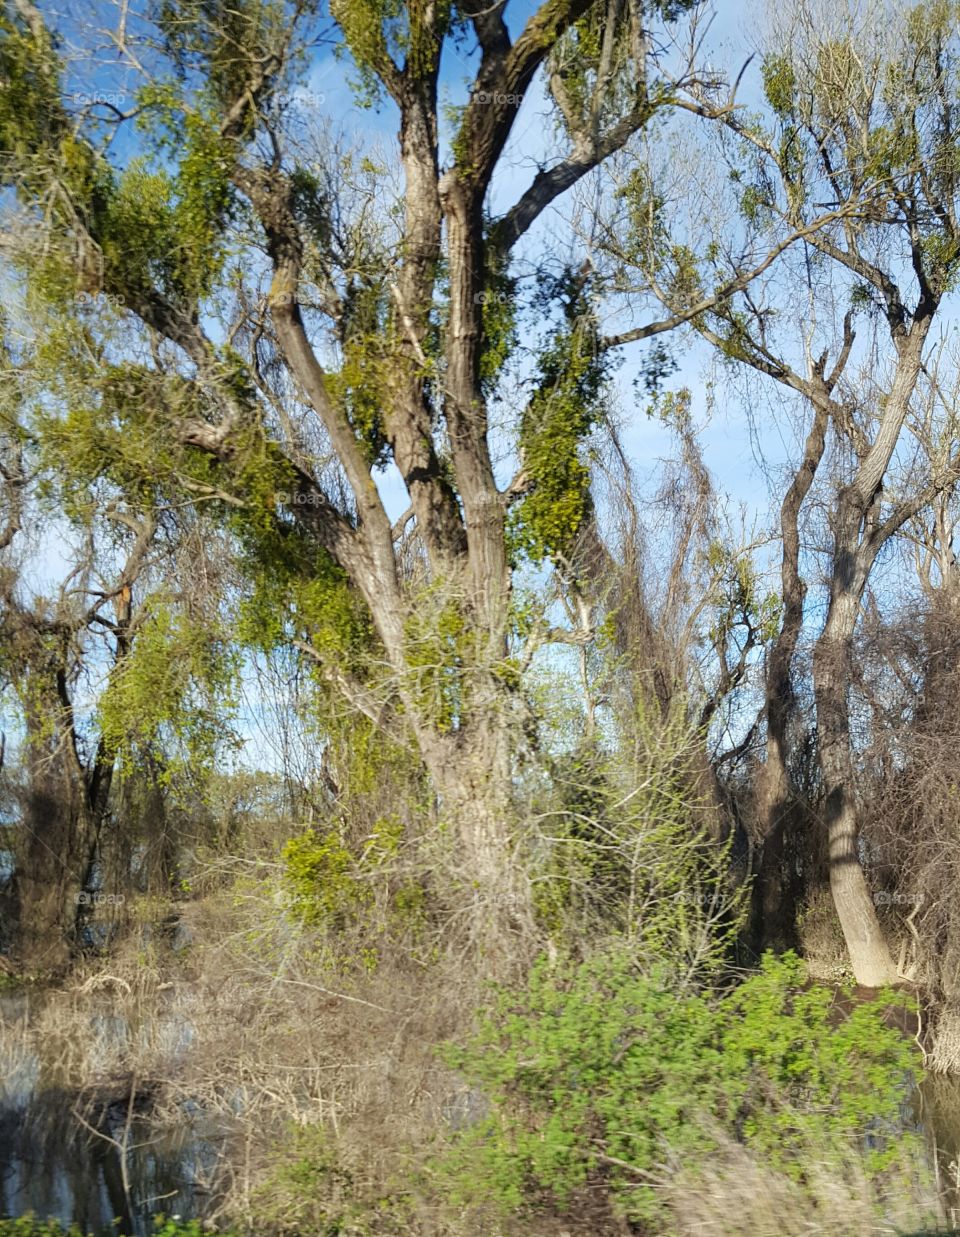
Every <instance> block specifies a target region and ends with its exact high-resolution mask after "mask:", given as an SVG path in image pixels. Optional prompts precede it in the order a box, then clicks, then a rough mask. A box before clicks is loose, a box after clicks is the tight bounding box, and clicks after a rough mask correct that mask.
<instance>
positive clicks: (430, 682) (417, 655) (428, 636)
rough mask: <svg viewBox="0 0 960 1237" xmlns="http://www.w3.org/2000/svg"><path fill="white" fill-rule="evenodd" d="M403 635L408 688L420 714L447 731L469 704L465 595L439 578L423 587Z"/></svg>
mask: <svg viewBox="0 0 960 1237" xmlns="http://www.w3.org/2000/svg"><path fill="white" fill-rule="evenodd" d="M404 637H405V639H404V655H405V658H406V663H407V668H408V691H410V693H411V694H412V695H413V696H414V698H415V699H416V700H417V703H418V707H419V709H420V711H421V714H422V715H423V716H425V717H428V718H429V719H430V720H431V721H432V722H433V724H434V726H436V728H437V729H438V730H439V731H440V732H441V733H442V734H448V733H449V732H450V731H451V730H453V729H455V728H456V726H457V725H458V724H459V722H460V721H461V719H462V716H463V711H464V708H465V707H466V705H467V701H466V699H465V695H464V693H465V682H464V676H463V673H462V671H463V669H464V665H465V660H466V659H465V656H464V644H465V641H466V639H467V637H466V623H465V620H464V616H463V608H462V604H461V602H460V599H459V598H458V597H456V596H454V595H451V594H450V593H449V591H448V590H447V589H445V588H444V586H443V584H442V582H439V581H438V582H437V583H435V584H431V585H429V586H428V587H426V588H424V589H422V590H421V592H420V594H419V596H418V597H417V599H416V604H415V605H413V606H412V607H411V612H410V616H409V618H408V619H407V621H406V624H405V630H404Z"/></svg>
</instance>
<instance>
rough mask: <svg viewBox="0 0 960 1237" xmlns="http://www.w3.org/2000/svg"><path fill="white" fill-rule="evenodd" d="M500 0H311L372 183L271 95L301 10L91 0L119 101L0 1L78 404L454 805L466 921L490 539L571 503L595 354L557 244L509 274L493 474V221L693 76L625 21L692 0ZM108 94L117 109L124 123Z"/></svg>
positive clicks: (34, 274) (25, 12)
mask: <svg viewBox="0 0 960 1237" xmlns="http://www.w3.org/2000/svg"><path fill="white" fill-rule="evenodd" d="M505 8H506V6H505V4H504V3H496V4H494V5H489V4H486V3H483V4H473V3H465V4H461V5H458V6H457V7H456V8H454V7H453V6H448V5H434V4H422V3H411V4H409V5H407V6H392V5H387V6H384V5H381V4H379V3H377V2H376V0H370V2H366V0H364V2H363V3H352V2H351V3H342V4H341V3H334V4H332V6H331V15H332V18H333V19H334V21H335V27H334V37H335V38H336V40H337V41H338V42H339V44H340V46H341V48H342V49H343V50H345V51H346V52H347V53H348V56H349V58H350V62H351V63H352V67H353V70H354V71H355V72H356V74H357V75H358V77H359V87H358V88H359V89H360V91H361V92H365V93H366V94H367V95H368V97H369V98H371V99H373V100H378V101H380V102H382V103H383V105H384V106H385V107H387V108H389V109H390V111H391V113H392V114H393V115H395V116H396V117H397V120H398V124H399V133H398V144H397V150H396V157H397V162H398V165H399V167H400V169H401V170H402V174H403V182H404V183H403V191H402V196H401V198H400V200H399V201H393V202H386V203H384V202H383V198H384V190H383V185H382V182H381V180H380V179H379V177H381V176H382V171H383V169H380V170H379V172H378V169H377V168H376V167H375V166H374V165H373V164H372V163H371V160H370V159H369V158H365V159H360V158H357V157H356V156H355V155H351V154H350V153H349V152H345V153H344V152H341V154H340V156H339V157H338V155H337V152H331V150H330V147H329V144H328V145H327V146H326V148H325V147H324V141H323V129H322V126H320V125H317V124H313V125H310V124H307V125H304V123H303V117H302V116H299V117H298V116H297V115H296V114H295V109H293V108H292V106H291V104H290V100H291V98H292V97H294V96H293V95H292V94H291V91H290V87H291V84H292V82H293V80H294V77H295V74H296V73H297V71H298V69H299V67H300V66H301V64H302V62H303V60H304V58H305V57H307V56H308V53H309V51H310V49H311V47H312V46H313V44H312V42H311V40H312V39H313V37H314V34H315V33H316V32H317V31H318V30H319V29H320V27H318V26H317V24H316V21H315V19H316V18H317V17H318V16H320V17H322V14H319V15H318V12H317V9H316V6H315V5H314V4H313V3H311V2H310V0H274V2H272V3H264V2H263V0H240V2H239V3H231V4H221V3H219V2H216V0H209V2H208V0H182V2H179V3H164V4H160V5H153V6H147V8H146V9H144V10H143V11H138V13H137V14H136V18H137V21H136V22H134V21H133V20H132V17H133V15H132V14H130V12H129V8H128V6H124V9H123V13H124V14H125V15H127V16H128V17H129V18H130V20H128V21H126V23H125V24H123V25H121V24H118V26H117V28H116V29H115V30H112V31H109V32H108V35H109V37H110V39H111V40H112V41H113V44H114V46H115V49H116V52H117V55H118V57H119V58H120V59H121V61H123V62H124V64H125V68H126V70H127V71H128V73H129V74H133V75H136V74H137V73H139V74H141V77H140V85H139V89H138V91H137V93H136V97H135V99H134V98H133V97H132V96H131V103H132V104H133V105H132V106H124V105H121V106H117V103H116V101H115V100H116V98H118V97H119V92H115V93H113V94H111V93H110V92H109V90H108V86H109V83H108V82H106V81H105V82H104V87H103V89H104V91H105V92H106V93H105V94H104V97H103V101H102V102H98V101H96V100H94V101H92V102H91V101H90V100H91V92H90V90H87V91H86V92H85V96H86V97H85V99H84V102H83V106H81V107H77V106H76V104H75V102H74V101H73V100H74V96H72V95H71V93H70V86H71V82H72V77H71V74H72V70H71V67H70V65H69V64H68V63H66V62H64V61H63V60H62V59H61V57H60V56H59V54H58V50H57V47H58V36H57V33H56V31H55V30H54V29H52V28H51V27H49V26H48V24H47V22H46V20H45V13H44V11H43V9H42V6H41V7H38V6H35V5H34V4H33V3H32V2H31V0H17V2H16V4H15V5H14V6H13V8H12V9H10V8H8V9H7V12H6V16H5V17H4V22H3V45H2V53H0V54H2V56H3V65H4V77H5V81H6V83H7V85H6V87H5V89H4V91H3V95H2V102H0V134H2V146H3V151H4V163H3V168H4V177H5V179H6V182H7V183H8V184H10V185H12V186H14V187H15V188H16V189H17V191H18V193H19V195H20V201H21V203H22V209H23V220H24V235H25V236H27V238H28V240H36V241H37V242H39V239H40V235H39V234H40V233H42V244H40V243H36V244H33V245H32V246H31V245H29V244H28V245H26V246H24V247H22V248H21V258H22V262H23V267H24V269H25V270H26V271H27V272H28V278H29V279H30V280H32V281H33V284H34V286H35V287H38V288H39V287H41V286H42V288H43V292H44V295H45V296H46V297H47V298H48V299H53V300H55V301H58V302H59V304H60V305H61V306H63V305H64V304H65V303H66V302H68V301H69V300H70V298H71V297H73V298H75V297H76V293H77V289H78V288H79V289H80V291H81V293H83V294H85V295H86V296H87V297H88V301H89V302H92V303H93V305H94V308H95V309H96V315H93V316H92V315H91V313H90V308H91V305H90V304H89V303H88V304H87V305H86V306H82V307H81V308H80V309H79V310H77V311H76V312H77V313H79V314H80V315H81V316H83V315H86V319H87V322H88V326H89V328H90V329H91V330H93V331H96V330H97V326H98V322H99V317H100V316H101V315H105V314H111V315H113V316H114V317H119V318H122V319H123V321H124V323H125V324H126V326H125V329H126V330H127V331H128V332H129V334H128V338H127V347H126V355H125V356H124V359H123V360H122V361H119V360H116V357H117V356H119V355H123V348H122V347H120V348H119V349H118V352H117V353H116V354H115V356H114V358H112V359H111V362H110V368H111V371H112V379H111V382H112V387H111V390H112V393H113V398H112V400H111V401H110V402H109V407H108V406H107V401H105V400H101V403H100V405H99V411H100V414H101V415H102V416H105V417H108V418H112V421H113V424H114V425H115V426H118V425H119V426H122V427H123V428H124V431H125V433H126V434H127V435H128V439H129V441H133V440H134V439H136V440H137V441H138V442H139V443H140V444H141V447H142V453H143V458H144V459H145V460H152V462H153V465H154V466H155V467H161V468H163V469H165V470H166V471H167V473H168V474H169V475H171V476H174V477H175V478H176V480H177V483H178V484H180V486H181V487H182V489H183V490H184V491H185V492H186V494H187V495H188V496H189V497H190V498H192V499H194V500H195V501H207V502H210V503H214V504H220V505H221V507H222V509H223V510H224V511H225V513H227V514H228V515H229V516H230V519H231V520H232V527H233V528H234V530H235V531H236V533H237V535H238V537H239V539H240V542H241V543H242V545H243V547H244V553H245V555H246V561H247V564H248V567H249V578H250V579H251V580H252V581H253V582H254V583H255V584H256V590H257V597H256V598H255V599H254V600H253V601H252V602H251V613H252V614H254V615H256V614H258V615H259V619H260V628H261V632H262V634H263V636H264V638H265V639H277V638H282V639H285V640H288V641H291V642H293V643H294V644H295V646H296V647H297V648H298V649H299V650H300V651H301V652H302V654H303V655H304V656H305V657H306V658H309V659H311V660H313V661H314V662H315V663H316V666H317V670H318V673H320V674H321V675H322V676H324V677H325V678H327V679H328V680H329V681H330V682H331V683H332V684H334V685H335V686H336V688H337V689H338V690H339V691H341V692H342V693H344V694H345V695H346V697H347V698H348V699H349V700H350V702H351V703H352V705H353V706H354V707H355V708H356V709H358V710H360V711H361V712H362V713H364V714H365V715H366V716H367V717H368V718H371V719H373V720H374V721H375V723H376V724H377V725H378V726H379V727H381V728H382V731H383V732H384V733H385V734H389V735H393V736H397V735H402V736H405V737H406V738H407V739H408V740H410V741H412V742H413V744H414V746H415V748H416V750H417V751H418V753H419V756H420V757H421V758H422V760H423V762H424V764H425V766H426V767H427V769H428V771H429V773H430V775H431V778H432V780H433V784H434V787H435V789H436V791H437V793H438V795H439V797H440V800H441V803H442V807H443V811H444V813H445V814H446V815H448V816H450V817H452V818H454V819H455V820H456V822H457V825H458V827H459V830H460V838H461V842H462V847H461V854H462V862H463V876H464V887H465V889H467V890H472V891H473V896H474V898H475V900H476V904H477V910H478V920H479V921H481V922H489V921H503V920H504V919H505V917H506V918H509V917H510V916H513V915H515V914H516V908H517V907H522V906H524V905H525V904H526V892H525V890H524V889H522V888H519V887H518V881H519V880H520V878H519V876H518V873H517V871H516V869H515V865H513V864H512V863H511V858H510V856H511V841H510V819H511V804H510V795H511V785H512V771H511V739H510V736H511V730H512V727H513V724H514V720H515V718H516V716H517V699H516V677H517V676H516V664H515V662H514V661H513V659H512V657H511V653H512V651H513V650H512V647H511V640H512V639H514V638H516V637H517V635H518V632H519V630H520V627H519V625H518V619H517V615H516V613H515V611H514V608H513V605H512V571H513V568H514V566H515V565H516V563H517V562H518V561H519V560H521V559H522V558H524V557H527V558H529V559H533V560H551V559H557V558H558V557H559V556H561V555H562V554H563V552H564V550H565V549H567V548H568V546H569V544H570V543H571V542H572V540H573V539H574V538H575V537H576V534H577V531H578V528H579V526H580V523H581V521H582V518H583V515H584V512H585V510H586V508H587V505H588V482H589V469H588V467H587V465H586V463H585V461H584V459H583V455H582V442H583V439H584V437H585V436H586V434H587V433H588V432H589V429H590V426H591V424H592V422H593V420H594V419H595V417H596V416H597V415H598V412H599V406H600V401H601V399H602V394H603V385H604V379H605V376H606V367H605V363H604V360H603V356H602V350H601V349H599V348H598V346H597V335H598V331H597V323H596V317H595V311H594V307H593V306H592V304H591V302H590V299H589V296H588V294H587V284H588V274H587V273H586V272H585V271H581V272H580V274H579V275H578V274H576V273H573V272H571V271H568V272H560V273H559V274H557V275H555V276H554V277H553V278H551V279H549V280H548V279H546V278H541V280H540V286H539V288H538V296H539V302H538V303H535V304H536V305H537V308H538V310H539V314H540V317H541V320H545V321H547V322H548V323H550V327H549V330H548V332H547V337H546V339H545V340H544V348H543V351H542V353H541V355H540V356H539V358H536V357H530V356H529V355H527V356H525V357H519V358H518V359H515V361H514V365H515V368H514V377H516V376H517V374H518V373H520V374H522V376H523V378H524V380H525V385H526V389H527V395H526V397H525V400H524V403H523V405H522V410H521V411H520V413H519V414H514V415H513V416H512V418H511V421H510V424H509V426H508V439H509V440H510V441H509V442H508V446H509V447H511V448H512V450H513V452H514V453H515V454H516V455H518V456H519V465H520V466H519V467H518V469H517V471H516V474H515V476H514V478H513V480H512V481H510V479H509V477H508V476H501V475H499V474H498V470H497V468H496V466H495V450H494V447H495V443H494V439H493V434H492V429H491V419H490V408H491V406H493V405H494V404H495V401H496V397H497V382H498V377H499V376H500V375H501V373H502V371H503V370H504V368H505V365H506V363H507V361H508V359H509V358H510V357H511V354H516V352H517V345H518V332H517V325H518V320H519V314H520V312H521V311H520V308H519V302H520V292H519V290H518V285H517V283H516V281H515V280H514V279H513V278H512V277H511V275H510V261H511V254H512V252H513V250H514V247H515V246H517V245H518V243H519V242H520V240H521V238H522V237H524V235H525V234H526V233H527V232H528V231H529V230H530V228H531V227H532V226H533V225H534V224H535V223H536V221H537V220H538V219H539V218H540V217H541V216H542V215H543V213H544V212H545V211H547V210H548V208H551V207H552V206H553V205H554V204H555V203H557V201H558V199H559V198H560V197H561V195H562V194H564V193H565V192H566V191H567V190H569V189H571V188H572V187H573V186H574V185H576V184H577V183H578V182H580V181H581V180H582V179H583V178H584V177H586V176H588V175H589V174H590V173H591V171H592V170H593V169H594V168H596V167H597V166H598V165H599V164H600V163H601V162H602V161H603V160H604V159H606V158H608V157H609V156H610V155H611V154H612V153H614V152H616V151H617V150H619V149H621V148H622V147H623V146H624V145H625V143H627V142H628V141H629V140H630V139H631V137H632V136H633V135H635V134H636V133H638V132H639V131H640V130H642V129H643V128H644V126H646V125H647V124H648V123H649V121H650V120H651V118H652V117H653V116H654V115H655V114H657V113H658V112H660V111H662V110H663V109H665V108H668V107H669V106H670V105H671V103H672V100H673V99H674V98H676V97H677V91H678V87H679V85H681V84H682V83H683V82H686V83H687V84H690V83H691V82H692V80H693V76H694V71H693V65H692V60H691V62H690V63H689V64H688V65H687V66H686V68H681V69H680V71H679V73H678V72H676V71H674V73H673V75H672V78H671V77H670V76H668V74H667V73H666V70H665V69H664V68H663V64H664V63H665V62H666V60H667V59H668V48H667V46H666V44H665V43H664V44H663V45H661V41H660V39H659V37H658V36H657V34H656V33H655V31H656V30H657V29H658V28H662V24H663V22H667V23H675V22H677V21H679V20H680V19H681V18H682V17H683V16H684V14H690V20H691V21H692V23H693V25H694V27H695V25H696V10H695V6H694V4H693V2H692V0H666V2H662V0H653V2H651V3H646V4H641V3H637V2H635V0H634V2H630V3H623V0H605V2H604V3H590V2H589V0H546V2H545V3H544V4H543V5H542V7H541V8H540V9H538V10H537V11H536V12H534V13H533V14H532V15H531V16H529V18H528V19H527V20H526V22H525V23H524V25H523V27H522V29H520V30H519V31H516V32H514V31H513V30H512V28H511V25H509V24H508V21H507V19H506V16H505ZM138 24H139V26H140V29H141V31H142V34H143V38H142V42H140V43H138V42H137V41H136V36H135V29H136V27H137V25H138ZM72 34H73V37H79V36H78V35H77V32H72ZM464 44H469V45H470V47H471V49H472V50H471V51H470V53H469V54H471V55H472V56H473V57H474V59H475V61H476V64H477V67H476V72H475V76H474V80H473V82H472V83H471V85H470V90H469V95H468V97H467V100H466V102H465V103H464V104H463V106H462V107H460V108H459V109H457V110H456V115H455V118H454V121H453V124H452V128H451V130H450V132H449V133H448V134H447V137H448V139H449V149H450V154H449V156H448V158H447V159H446V162H445V165H444V166H441V158H442V156H441V128H442V122H443V113H442V110H441V108H440V105H439V84H440V80H441V75H442V74H443V73H444V72H447V73H449V72H450V69H449V64H450V62H452V61H453V54H454V52H455V50H456V48H457V47H458V46H462V45H464ZM695 45H696V40H695V38H691V48H694V49H695ZM692 54H693V53H692V52H691V56H692ZM672 59H673V63H674V66H676V56H675V55H673V56H672ZM454 63H455V62H454ZM145 66H146V67H145ZM101 71H102V72H104V73H106V72H107V70H106V69H105V68H103V66H102V65H101ZM540 81H542V82H544V83H545V86H546V92H547V95H548V98H549V101H550V104H551V107H552V109H553V113H554V118H555V122H556V126H557V134H558V142H559V145H560V147H561V151H560V153H559V154H558V155H553V154H552V153H551V152H550V151H549V150H548V149H546V148H545V149H544V152H543V155H542V158H541V162H542V170H541V171H540V172H538V173H537V175H536V176H535V177H534V178H533V179H532V181H531V183H530V184H529V186H528V187H527V188H526V189H525V190H523V191H522V192H521V193H520V194H519V196H518V197H517V198H516V201H515V202H514V204H513V205H512V206H511V207H509V208H508V209H507V210H505V211H504V212H503V213H502V214H500V215H498V216H497V217H495V218H489V217H488V216H487V214H486V210H487V202H488V194H489V191H490V188H491V185H492V184H493V182H494V178H495V176H496V174H497V171H498V168H499V167H500V165H501V164H502V161H503V157H504V152H505V150H506V148H507V144H508V141H509V140H510V137H511V133H512V130H513V127H514V121H515V119H516V116H517V113H518V111H519V108H520V105H521V102H522V100H523V98H524V95H525V94H528V93H530V92H533V91H536V90H537V89H539V87H538V86H537V84H536V83H537V82H540ZM709 85H710V83H703V84H702V86H703V89H704V90H706V89H707V87H708V86H709ZM98 86H99V82H98ZM346 106H347V104H346V103H344V107H345V108H346ZM134 121H136V122H137V123H138V124H139V125H140V126H141V129H142V130H143V131H144V134H145V136H143V137H142V138H141V139H140V140H139V141H133V142H132V145H131V143H130V142H128V143H127V145H126V146H125V145H124V142H123V141H121V140H120V136H121V134H122V135H126V133H127V130H129V129H130V128H131V127H132V125H133V123H134ZM120 150H133V151H135V154H131V155H130V157H128V158H126V160H124V159H123V158H121V156H120V155H119V154H118V153H117V152H118V151H120ZM380 206H384V207H385V209H384V210H381V211H378V207H380ZM579 260H580V259H579V258H577V259H576V260H575V261H574V262H573V264H572V265H573V266H574V267H575V266H576V264H577V262H579ZM264 282H265V283H266V284H267V285H268V287H269V290H268V291H266V292H265V293H264V292H262V291H261V290H260V289H261V287H262V284H263V283H264ZM145 405H146V406H149V407H150V408H151V409H153V410H154V411H153V413H152V414H151V415H152V420H151V421H150V423H149V424H148V423H147V419H146V418H145V417H144V415H143V407H144V406H145ZM157 409H162V413H157V411H156V410H157ZM388 463H389V464H392V465H395V466H396V469H397V471H398V472H399V475H400V477H401V478H402V482H403V485H404V488H405V493H406V498H407V499H408V501H409V510H408V512H407V513H406V515H405V516H404V517H403V518H402V519H401V520H400V521H399V522H397V523H394V524H392V523H391V519H390V517H389V515H388V511H387V508H386V507H385V505H384V501H383V497H382V493H381V488H380V487H379V486H378V481H379V479H380V478H381V476H382V473H383V469H384V466H385V465H386V464H388ZM254 625H255V622H254ZM551 638H554V639H564V638H566V637H565V636H564V633H563V631H562V629H560V628H554V629H551ZM573 638H575V639H579V638H581V637H580V634H579V633H575V635H574V637H573ZM503 907H509V908H511V909H510V910H509V912H507V913H506V915H505V912H504V911H503ZM521 918H522V915H521Z"/></svg>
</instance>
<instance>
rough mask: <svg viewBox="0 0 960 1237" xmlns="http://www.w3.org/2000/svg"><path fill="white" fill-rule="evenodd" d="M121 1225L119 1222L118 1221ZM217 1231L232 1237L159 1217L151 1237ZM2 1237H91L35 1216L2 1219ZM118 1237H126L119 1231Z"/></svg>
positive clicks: (200, 1236)
mask: <svg viewBox="0 0 960 1237" xmlns="http://www.w3.org/2000/svg"><path fill="white" fill-rule="evenodd" d="M118 1224H119V1221H118ZM214 1231H216V1232H218V1233H220V1237H230V1234H227V1233H224V1232H223V1230H220V1229H218V1230H213V1229H210V1228H209V1227H207V1226H205V1225H204V1224H202V1223H201V1222H200V1221H199V1220H178V1219H172V1220H168V1219H166V1218H165V1217H163V1216H157V1217H156V1218H155V1219H154V1221H153V1229H152V1231H151V1237H211V1234H212V1233H213V1232H214ZM0 1237H91V1235H90V1234H87V1233H85V1232H84V1230H83V1229H81V1228H79V1227H78V1226H77V1225H76V1224H71V1225H70V1227H69V1228H67V1227H64V1226H63V1225H62V1224H59V1223H58V1222H57V1221H56V1220H38V1219H37V1218H36V1217H35V1216H21V1217H20V1218H19V1219H16V1220H3V1219H0ZM117 1237H125V1235H123V1234H121V1230H120V1228H118V1229H117Z"/></svg>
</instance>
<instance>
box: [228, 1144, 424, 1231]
mask: <svg viewBox="0 0 960 1237" xmlns="http://www.w3.org/2000/svg"><path fill="white" fill-rule="evenodd" d="M271 1160H272V1165H273V1167H272V1170H271V1171H270V1173H269V1176H268V1178H267V1180H266V1181H265V1182H264V1183H263V1184H262V1185H260V1186H259V1187H258V1188H257V1189H256V1190H255V1191H254V1194H253V1197H252V1200H251V1201H252V1205H253V1209H254V1211H255V1214H256V1216H257V1221H258V1224H260V1225H263V1226H265V1227H267V1228H268V1229H269V1231H270V1232H272V1233H276V1234H278V1237H300V1235H301V1234H308V1233H309V1234H311V1235H312V1237H313V1235H315V1237H341V1235H343V1237H345V1235H346V1234H350V1235H351V1237H368V1235H372V1234H374V1233H404V1232H413V1231H414V1228H413V1223H414V1222H413V1217H412V1215H411V1214H410V1208H409V1204H408V1202H407V1201H406V1200H405V1199H404V1198H403V1197H402V1196H401V1195H382V1196H371V1195H370V1194H368V1193H367V1190H368V1189H369V1187H367V1185H366V1182H365V1181H364V1180H363V1178H362V1176H361V1175H360V1174H357V1173H355V1172H354V1171H353V1170H352V1168H351V1166H350V1165H348V1164H346V1163H345V1162H344V1160H343V1157H342V1154H341V1152H340V1149H339V1148H338V1147H337V1144H336V1140H335V1138H334V1137H333V1136H332V1135H331V1134H330V1132H329V1131H328V1130H327V1129H326V1128H325V1127H323V1126H307V1127H303V1126H291V1127H290V1129H289V1130H288V1132H287V1134H286V1136H285V1137H284V1138H283V1139H282V1140H281V1141H280V1142H278V1144H277V1145H276V1147H275V1148H274V1149H273V1154H272V1156H271Z"/></svg>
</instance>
